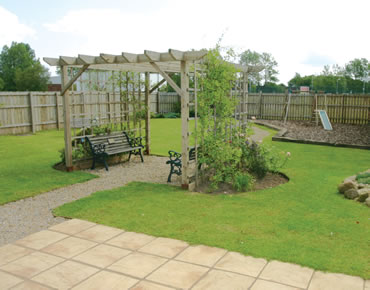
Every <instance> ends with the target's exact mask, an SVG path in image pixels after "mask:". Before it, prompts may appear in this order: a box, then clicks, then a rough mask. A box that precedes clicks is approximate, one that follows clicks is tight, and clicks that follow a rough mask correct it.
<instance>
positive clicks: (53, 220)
mask: <svg viewBox="0 0 370 290" xmlns="http://www.w3.org/2000/svg"><path fill="white" fill-rule="evenodd" d="M167 160H168V157H157V156H144V163H142V162H141V161H140V158H139V157H135V158H132V159H131V161H130V162H125V163H122V164H119V165H115V166H110V167H109V171H108V172H107V171H105V169H104V168H101V169H95V170H86V171H87V172H89V173H92V174H95V175H98V176H99V178H94V179H92V180H89V181H87V182H84V183H77V184H73V185H70V186H67V187H62V188H58V189H56V190H52V191H49V192H46V193H43V194H40V195H37V196H34V197H30V198H26V199H22V200H19V201H16V202H11V203H7V204H5V205H2V206H0V246H1V245H4V244H7V243H11V242H14V241H16V240H18V239H20V238H23V237H25V236H27V235H29V234H32V233H35V232H38V231H40V230H44V229H47V228H49V227H50V226H52V225H55V224H59V223H61V222H63V221H65V219H64V218H61V217H54V216H53V214H52V210H53V209H54V208H56V207H58V206H61V205H63V204H65V203H69V202H71V201H75V200H77V199H80V198H83V197H86V196H89V195H91V194H92V193H94V192H97V191H101V190H109V189H112V188H116V187H121V186H123V185H126V184H127V183H129V182H131V181H144V182H153V183H163V184H167V176H168V174H169V166H168V164H166V161H167ZM180 182H181V177H178V176H176V175H174V176H173V177H172V183H171V184H172V185H178V186H179V185H180Z"/></svg>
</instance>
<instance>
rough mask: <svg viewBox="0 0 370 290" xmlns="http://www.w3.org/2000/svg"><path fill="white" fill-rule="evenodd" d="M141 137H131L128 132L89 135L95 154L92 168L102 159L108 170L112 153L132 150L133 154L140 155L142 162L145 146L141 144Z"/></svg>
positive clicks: (92, 151) (88, 139) (91, 147)
mask: <svg viewBox="0 0 370 290" xmlns="http://www.w3.org/2000/svg"><path fill="white" fill-rule="evenodd" d="M141 140H142V138H141V137H137V138H130V137H129V136H128V135H127V133H126V132H122V133H121V132H120V133H115V134H114V133H113V134H109V135H98V136H93V137H87V141H88V142H89V145H90V149H91V153H92V155H93V164H92V167H91V169H94V168H95V163H96V162H97V161H101V162H103V163H104V167H105V169H106V170H107V171H108V164H107V157H108V156H110V155H115V154H120V153H125V152H130V155H129V157H128V160H129V161H130V158H131V155H132V154H134V155H140V158H141V162H144V159H143V154H142V152H141V149H142V148H144V146H143V145H142V144H141Z"/></svg>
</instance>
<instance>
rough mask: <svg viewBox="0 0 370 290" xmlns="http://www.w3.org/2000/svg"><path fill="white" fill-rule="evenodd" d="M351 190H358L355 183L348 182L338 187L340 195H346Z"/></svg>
mask: <svg viewBox="0 0 370 290" xmlns="http://www.w3.org/2000/svg"><path fill="white" fill-rule="evenodd" d="M349 189H356V184H355V183H354V182H353V181H349V180H347V181H345V182H343V183H341V184H340V185H339V186H338V190H339V192H340V193H344V192H346V191H347V190H349Z"/></svg>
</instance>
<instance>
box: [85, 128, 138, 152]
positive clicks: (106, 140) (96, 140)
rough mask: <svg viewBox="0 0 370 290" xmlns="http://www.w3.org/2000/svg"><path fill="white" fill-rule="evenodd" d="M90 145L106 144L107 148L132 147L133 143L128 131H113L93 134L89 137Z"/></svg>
mask: <svg viewBox="0 0 370 290" xmlns="http://www.w3.org/2000/svg"><path fill="white" fill-rule="evenodd" d="M87 139H88V141H89V143H90V146H91V147H92V146H95V145H100V144H103V145H105V149H108V148H109V149H114V148H131V147H132V146H131V144H130V141H129V138H128V136H127V134H126V132H119V133H113V134H109V135H102V136H93V137H88V138H87Z"/></svg>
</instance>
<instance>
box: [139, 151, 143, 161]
mask: <svg viewBox="0 0 370 290" xmlns="http://www.w3.org/2000/svg"><path fill="white" fill-rule="evenodd" d="M139 153H140V158H141V162H144V158H143V153H142V152H141V149H139Z"/></svg>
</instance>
